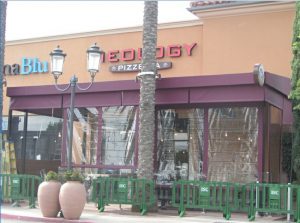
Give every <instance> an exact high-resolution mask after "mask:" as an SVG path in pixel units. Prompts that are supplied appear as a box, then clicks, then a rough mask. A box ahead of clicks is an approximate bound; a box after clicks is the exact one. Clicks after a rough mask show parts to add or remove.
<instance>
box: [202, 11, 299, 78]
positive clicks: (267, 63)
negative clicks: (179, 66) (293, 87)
mask: <svg viewBox="0 0 300 223" xmlns="http://www.w3.org/2000/svg"><path fill="white" fill-rule="evenodd" d="M293 20H294V13H293V11H285V12H271V13H264V14H261V13H253V14H247V15H239V16H228V17H218V18H207V19H205V20H204V28H203V40H204V44H203V45H204V47H203V55H205V56H204V57H203V73H204V74H223V73H241V72H248V71H251V70H252V68H253V65H254V64H255V63H262V64H263V65H264V68H265V70H267V71H269V72H272V73H275V74H279V75H283V76H286V77H290V75H291V68H290V62H291V60H292V53H291V42H292V28H293Z"/></svg>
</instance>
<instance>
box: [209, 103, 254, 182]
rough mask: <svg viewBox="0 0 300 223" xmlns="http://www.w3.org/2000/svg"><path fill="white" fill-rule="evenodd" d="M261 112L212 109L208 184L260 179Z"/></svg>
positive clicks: (236, 108)
mask: <svg viewBox="0 0 300 223" xmlns="http://www.w3.org/2000/svg"><path fill="white" fill-rule="evenodd" d="M257 113H258V109H257V108H248V107H240V108H239V107H234V108H211V109H209V112H208V116H209V117H208V121H209V144H208V159H209V162H208V180H209V181H228V182H254V181H255V180H256V179H257V154H258V152H257V151H258V149H257V136H258V119H257Z"/></svg>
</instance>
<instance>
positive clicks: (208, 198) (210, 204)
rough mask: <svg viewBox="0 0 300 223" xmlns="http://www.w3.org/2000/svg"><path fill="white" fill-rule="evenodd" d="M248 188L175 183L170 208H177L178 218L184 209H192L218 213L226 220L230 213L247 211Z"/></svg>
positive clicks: (206, 183)
mask: <svg viewBox="0 0 300 223" xmlns="http://www.w3.org/2000/svg"><path fill="white" fill-rule="evenodd" d="M248 187H249V189H248V190H247V188H248ZM248 187H247V186H246V185H240V184H233V183H227V182H204V181H184V180H180V181H175V182H174V184H173V190H172V206H173V207H177V208H178V214H179V216H183V215H184V214H185V211H186V208H191V209H193V208H194V209H205V210H215V211H220V212H222V213H223V216H224V218H226V219H227V220H228V219H230V217H231V212H232V211H237V210H239V211H245V212H247V211H248V207H247V206H248V203H249V199H250V196H249V193H248V192H247V191H250V186H248Z"/></svg>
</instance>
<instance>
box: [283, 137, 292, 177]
mask: <svg viewBox="0 0 300 223" xmlns="http://www.w3.org/2000/svg"><path fill="white" fill-rule="evenodd" d="M291 159H292V133H290V132H284V133H283V135H282V161H281V164H282V169H283V171H284V172H286V173H287V175H288V178H289V179H291V170H292V165H291Z"/></svg>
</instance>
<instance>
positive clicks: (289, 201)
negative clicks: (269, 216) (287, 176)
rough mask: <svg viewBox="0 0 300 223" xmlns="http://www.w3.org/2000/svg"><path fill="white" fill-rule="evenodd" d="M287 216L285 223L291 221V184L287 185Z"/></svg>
mask: <svg viewBox="0 0 300 223" xmlns="http://www.w3.org/2000/svg"><path fill="white" fill-rule="evenodd" d="M287 211H288V213H287V216H286V220H287V222H290V220H291V183H288V197H287Z"/></svg>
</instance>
